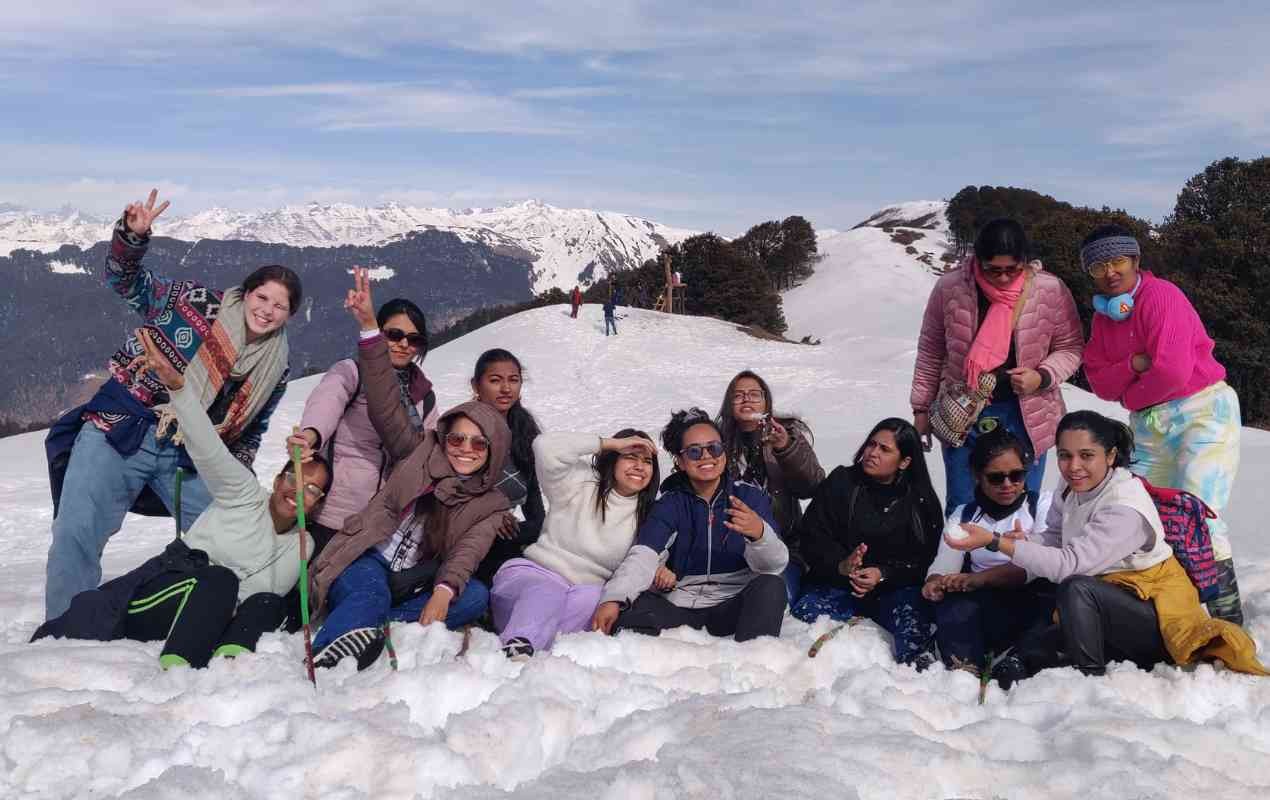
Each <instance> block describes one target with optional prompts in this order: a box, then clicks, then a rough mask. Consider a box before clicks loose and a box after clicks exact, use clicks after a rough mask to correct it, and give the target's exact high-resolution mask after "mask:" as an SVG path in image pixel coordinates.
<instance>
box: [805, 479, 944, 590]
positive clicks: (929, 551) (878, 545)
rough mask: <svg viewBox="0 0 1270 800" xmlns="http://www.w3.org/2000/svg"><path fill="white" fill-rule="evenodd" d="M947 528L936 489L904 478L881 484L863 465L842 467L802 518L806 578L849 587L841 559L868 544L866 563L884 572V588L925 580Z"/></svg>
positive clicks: (918, 583)
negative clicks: (919, 488) (840, 569)
mask: <svg viewBox="0 0 1270 800" xmlns="http://www.w3.org/2000/svg"><path fill="white" fill-rule="evenodd" d="M943 528H944V516H943V511H942V509H941V507H940V503H939V498H938V497H936V496H935V493H934V491H933V490H930V489H928V490H926V491H925V492H920V491H916V490H915V489H914V488H913V486H912V484H910V483H909V482H908V481H907V480H904V479H901V480H899V481H897V482H896V483H894V484H889V485H884V484H879V483H877V482H875V481H873V480H872V479H870V478H869V477H868V476H867V475H865V474H864V472H863V471H862V470H861V469H860V468H859V467H858V466H850V467H838V468H837V469H835V470H834V471H833V472H831V473H829V477H827V478H825V480H824V481H823V482H822V483H821V484H820V486H819V487H818V488H817V489H816V494H815V496H814V497H813V498H812V500H811V504H810V505H808V506H807V512H806V514H804V515H803V518H802V520H801V522H800V523H799V532H800V540H801V544H802V556H803V559H804V560H805V561H806V562H807V568H808V575H807V580H808V582H811V583H824V584H829V585H832V586H841V587H844V588H849V587H850V585H851V583H850V581H849V580H848V579H847V577H846V576H844V575H841V574H839V572H838V564H839V563H840V562H841V561H842V560H843V559H845V558H846V557H847V556H849V555H851V552H852V551H853V550H855V548H856V546H857V545H859V544H861V543H863V544H865V545H867V546H868V550H867V552H866V553H865V556H864V566H866V567H878V568H879V569H881V571H882V577H883V581H882V583H880V584H879V585H878V588H879V589H883V590H889V589H894V588H898V587H902V586H914V585H921V583H922V581H924V580H925V579H926V570H927V568H928V567H930V564H931V562H932V561H934V560H935V552H936V550H937V549H938V548H939V538H940V536H941V535H942V532H943Z"/></svg>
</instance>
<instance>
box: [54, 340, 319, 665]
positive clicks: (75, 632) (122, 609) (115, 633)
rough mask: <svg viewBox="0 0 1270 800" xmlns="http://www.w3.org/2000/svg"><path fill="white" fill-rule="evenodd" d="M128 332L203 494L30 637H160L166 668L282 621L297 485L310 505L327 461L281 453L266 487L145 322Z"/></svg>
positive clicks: (221, 651) (292, 559) (294, 545)
mask: <svg viewBox="0 0 1270 800" xmlns="http://www.w3.org/2000/svg"><path fill="white" fill-rule="evenodd" d="M136 338H137V341H139V342H140V343H141V346H142V348H143V350H144V357H143V358H142V359H141V364H140V366H141V367H142V370H143V371H149V372H151V373H153V375H154V377H155V378H156V379H157V380H158V381H159V382H160V383H161V385H162V386H163V387H164V390H165V391H166V393H167V395H168V398H169V399H168V403H169V407H170V408H171V410H172V413H173V414H175V415H176V419H177V423H178V424H179V425H180V426H181V431H182V434H183V436H184V440H185V450H186V452H187V453H189V456H190V459H191V460H192V461H193V462H194V466H195V467H196V468H197V469H198V472H199V475H200V476H201V477H202V480H203V483H204V485H206V487H207V491H208V492H209V493H210V495H211V498H212V500H211V503H210V504H209V505H208V506H207V509H206V510H205V511H204V512H203V513H202V514H201V515H199V517H198V519H196V520H195V521H194V524H193V525H191V526H190V529H189V531H188V532H187V533H186V534H185V537H184V538H183V539H177V540H176V541H174V542H172V543H171V544H169V545H168V546H167V549H166V550H164V552H163V553H162V554H161V555H157V556H155V557H154V558H152V559H150V560H149V561H147V562H145V563H144V564H142V565H141V566H140V567H138V568H136V569H134V570H133V571H132V572H129V573H128V574H126V575H123V576H121V577H119V578H115V579H114V580H112V581H109V582H107V583H106V584H104V585H103V586H102V587H101V588H99V589H90V590H89V591H86V592H80V593H79V594H77V595H75V597H74V599H73V600H72V601H71V606H70V609H69V610H67V611H66V612H65V613H64V614H62V615H61V616H59V617H57V618H56V619H53V620H51V621H49V622H46V623H44V625H42V626H40V628H39V630H37V631H36V632H35V636H34V637H33V640H34V639H40V638H43V637H45V636H57V637H62V636H65V637H69V638H74V639H98V640H103V641H109V640H113V639H125V638H126V639H137V640H139V641H143V642H149V641H155V640H160V639H162V640H166V641H165V643H164V645H163V650H162V652H161V654H160V655H159V663H160V664H162V665H163V666H164V667H165V668H167V667H172V666H193V667H205V666H207V663H208V661H209V660H211V658H212V656H213V655H218V656H236V655H239V654H240V653H244V652H248V651H251V650H254V649H255V646H256V642H257V641H258V640H259V639H260V636H261V634H263V633H265V632H266V631H271V630H275V629H276V628H277V627H278V626H279V625H280V624H281V623H282V620H283V617H284V616H285V608H284V605H283V601H282V597H281V595H284V594H286V593H287V592H288V591H289V590H290V589H291V588H292V587H293V586H295V585H296V582H297V581H298V580H299V577H300V555H299V550H300V541H299V535H298V531H297V530H296V528H295V523H296V487H297V484H300V483H303V484H304V486H305V492H304V508H305V511H306V513H309V512H312V511H313V509H314V508H315V507H316V506H317V505H318V503H320V502H321V500H322V495H323V493H324V492H325V491H326V489H327V487H328V486H329V484H330V470H329V468H328V467H327V465H326V462H324V461H323V460H322V459H321V458H320V457H315V458H314V459H313V460H312V461H311V462H310V463H309V465H308V466H307V467H303V468H302V474H301V475H299V476H297V475H296V474H295V473H294V472H293V471H292V467H291V464H290V463H289V462H288V464H287V466H286V467H284V468H283V470H282V472H280V473H278V475H277V477H275V478H274V480H273V491H272V493H270V492H268V491H266V490H264V489H263V488H261V486H260V483H259V481H257V480H256V476H255V475H253V474H252V472H251V470H249V469H248V468H247V467H246V465H244V464H243V463H242V462H241V461H240V460H238V459H237V458H235V457H234V455H233V454H232V453H231V451H230V449H229V447H228V446H227V445H226V444H225V443H224V442H223V441H222V440H221V438H220V436H219V435H218V434H217V432H216V428H215V427H214V426H213V425H212V422H211V420H210V419H209V418H208V416H207V412H206V411H205V410H204V409H203V406H202V403H201V402H200V400H199V396H198V394H197V393H196V392H194V391H193V389H192V387H188V386H187V385H186V381H185V378H184V376H183V375H182V374H181V373H180V372H179V371H178V370H177V369H176V367H174V366H173V365H172V364H171V362H169V361H168V359H167V357H166V356H164V355H163V354H162V353H161V351H160V350H159V347H158V345H156V344H155V343H154V341H153V339H152V338H151V335H150V334H149V333H148V331H146V330H144V329H143V330H138V331H137V333H136Z"/></svg>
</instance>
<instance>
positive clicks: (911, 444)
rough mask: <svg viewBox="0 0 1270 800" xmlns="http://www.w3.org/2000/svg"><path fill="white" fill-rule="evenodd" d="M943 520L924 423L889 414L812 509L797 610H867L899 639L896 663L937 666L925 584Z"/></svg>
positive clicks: (808, 618) (804, 616) (845, 616)
mask: <svg viewBox="0 0 1270 800" xmlns="http://www.w3.org/2000/svg"><path fill="white" fill-rule="evenodd" d="M943 527H944V517H943V514H942V513H941V511H940V506H939V497H938V496H937V495H936V494H935V489H934V487H932V486H931V483H930V474H929V473H928V472H927V471H926V457H925V453H924V452H923V450H922V441H921V437H920V436H919V435H918V433H917V429H916V428H914V427H913V426H912V425H910V424H909V423H907V422H905V421H904V420H902V419H895V418H890V419H884V420H882V421H881V422H879V423H878V424H877V425H875V426H873V430H872V431H870V432H869V435H868V437H867V438H866V439H865V441H864V444H862V445H860V449H859V450H857V451H856V454H855V458H854V459H853V461H852V464H851V466H849V467H846V466H840V467H838V468H836V469H834V471H833V472H831V473H829V477H827V478H825V479H824V481H822V482H821V484H820V486H819V487H818V488H817V489H816V494H815V497H813V498H812V500H811V504H810V505H808V506H807V513H806V514H805V515H804V516H803V519H802V522H801V523H800V524H799V534H798V539H799V543H800V545H801V547H802V557H803V559H804V561H806V563H807V575H806V577H805V578H804V579H803V587H802V592H803V593H802V596H801V597H800V598H799V599H798V601H797V602H795V603H794V605H793V608H792V609H791V613H792V614H793V615H794V616H795V617H797V618H798V619H801V620H803V621H804V622H815V621H816V618H817V617H820V616H821V615H827V616H829V617H830V618H831V619H835V620H840V621H842V622H846V621H847V620H849V619H851V618H852V617H854V616H863V617H868V618H869V619H871V620H873V621H874V622H876V623H877V624H879V625H881V626H882V627H883V628H885V629H886V631H887V632H888V633H890V634H891V635H892V636H893V637H894V640H895V641H894V648H895V660H896V661H899V662H900V663H901V664H911V665H913V666H915V667H917V668H918V669H924V668H926V667H928V666H930V665H931V664H933V663H934V662H935V654H934V648H933V644H934V640H933V638H932V634H933V633H934V625H933V622H934V619H933V610H932V609H931V606H930V604H929V603H928V602H927V601H926V600H925V599H923V598H922V591H921V590H922V581H923V580H924V579H925V577H926V570H927V568H928V567H929V566H930V563H931V561H932V560H934V558H935V551H936V549H937V548H938V547H939V534H940V531H942V530H943Z"/></svg>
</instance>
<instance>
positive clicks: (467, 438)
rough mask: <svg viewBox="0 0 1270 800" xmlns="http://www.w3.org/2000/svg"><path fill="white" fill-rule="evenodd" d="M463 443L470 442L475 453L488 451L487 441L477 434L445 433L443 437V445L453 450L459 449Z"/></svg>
mask: <svg viewBox="0 0 1270 800" xmlns="http://www.w3.org/2000/svg"><path fill="white" fill-rule="evenodd" d="M465 442H471V444H472V450H473V451H475V452H477V453H484V452H485V451H486V450H488V449H489V439H486V438H485V437H484V436H481V435H480V434H479V433H478V434H476V435H472V434H470V433H447V434H446V435H445V443H446V444H447V445H449V446H450V447H453V448H454V449H455V450H459V449H461V448H462V447H463V444H464V443H465Z"/></svg>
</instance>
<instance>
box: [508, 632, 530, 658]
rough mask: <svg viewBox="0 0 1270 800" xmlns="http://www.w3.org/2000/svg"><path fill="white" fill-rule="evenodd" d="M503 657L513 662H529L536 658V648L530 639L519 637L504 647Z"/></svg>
mask: <svg viewBox="0 0 1270 800" xmlns="http://www.w3.org/2000/svg"><path fill="white" fill-rule="evenodd" d="M503 655H505V656H507V657H508V658H509V659H511V660H512V661H528V660H529V659H531V658H533V657H534V646H533V645H532V644H530V643H529V640H528V639H525V638H523V637H520V636H517V637H516V638H515V639H512V640H510V641H509V642H507V644H505V645H503Z"/></svg>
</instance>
